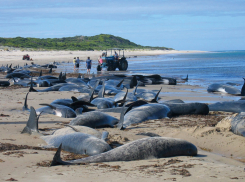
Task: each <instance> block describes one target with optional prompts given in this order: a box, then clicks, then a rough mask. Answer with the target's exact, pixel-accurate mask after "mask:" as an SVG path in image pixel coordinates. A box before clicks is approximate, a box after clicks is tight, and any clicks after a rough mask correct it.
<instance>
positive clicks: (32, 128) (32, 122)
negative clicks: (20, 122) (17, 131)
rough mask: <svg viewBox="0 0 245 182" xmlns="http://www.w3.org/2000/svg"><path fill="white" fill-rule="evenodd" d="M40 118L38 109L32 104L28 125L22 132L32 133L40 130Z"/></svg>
mask: <svg viewBox="0 0 245 182" xmlns="http://www.w3.org/2000/svg"><path fill="white" fill-rule="evenodd" d="M38 119H39V117H37V113H36V110H35V109H34V108H33V107H32V106H31V107H30V115H29V119H28V121H27V124H26V127H25V128H24V129H23V131H22V132H21V133H28V134H32V133H33V132H36V133H39V132H38Z"/></svg>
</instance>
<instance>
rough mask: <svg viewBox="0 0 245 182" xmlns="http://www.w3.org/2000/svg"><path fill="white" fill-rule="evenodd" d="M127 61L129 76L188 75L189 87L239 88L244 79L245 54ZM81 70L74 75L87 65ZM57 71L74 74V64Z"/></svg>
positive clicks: (184, 55)
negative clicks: (229, 85)
mask: <svg viewBox="0 0 245 182" xmlns="http://www.w3.org/2000/svg"><path fill="white" fill-rule="evenodd" d="M127 60H128V70H127V72H125V73H126V74H159V75H161V76H165V77H173V78H176V79H177V80H180V79H181V78H185V77H186V76H187V74H188V76H189V81H188V83H187V84H190V85H200V86H205V87H206V86H208V85H209V84H212V83H227V82H232V83H235V84H237V85H239V86H238V88H240V87H241V85H242V84H243V82H244V81H243V77H245V72H244V66H245V51H216V52H205V53H195V54H168V55H159V56H139V57H130V58H127ZM93 62H94V64H93V66H92V69H91V73H92V72H94V73H96V72H97V71H96V66H97V60H94V61H93ZM83 64H84V65H83ZM81 66H82V67H81V68H80V69H79V70H76V71H75V72H79V73H86V69H85V63H84V62H82V63H81ZM58 68H59V69H61V71H66V72H74V70H73V65H72V63H65V64H63V65H61V66H59V67H58ZM111 73H113V72H111ZM115 73H116V72H115Z"/></svg>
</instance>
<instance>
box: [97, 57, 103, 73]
mask: <svg viewBox="0 0 245 182" xmlns="http://www.w3.org/2000/svg"><path fill="white" fill-rule="evenodd" d="M102 63H103V59H102V58H101V56H100V57H99V58H98V65H100V67H101V71H102Z"/></svg>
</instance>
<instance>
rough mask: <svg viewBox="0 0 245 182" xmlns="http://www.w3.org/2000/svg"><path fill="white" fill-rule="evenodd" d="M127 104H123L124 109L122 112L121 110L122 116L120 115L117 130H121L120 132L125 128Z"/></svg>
mask: <svg viewBox="0 0 245 182" xmlns="http://www.w3.org/2000/svg"><path fill="white" fill-rule="evenodd" d="M126 103H127V102H125V103H124V104H123V107H122V110H121V115H120V120H119V122H118V124H117V128H118V129H120V130H123V129H124V128H123V122H124V114H125V112H124V111H125V105H126Z"/></svg>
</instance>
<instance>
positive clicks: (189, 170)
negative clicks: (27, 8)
mask: <svg viewBox="0 0 245 182" xmlns="http://www.w3.org/2000/svg"><path fill="white" fill-rule="evenodd" d="M70 52H71V51H68V52H67V51H52V52H51V51H49V52H20V51H13V52H3V51H2V52H1V51H0V63H2V64H6V63H8V64H10V63H13V64H14V65H16V64H18V63H20V62H21V63H24V62H27V61H22V59H21V58H22V55H23V54H27V53H28V54H29V55H31V57H32V58H33V60H34V62H35V63H38V64H45V63H49V62H50V61H64V60H66V61H68V60H72V58H73V57H74V56H79V57H80V59H86V57H87V56H90V57H91V58H92V59H97V57H98V56H99V55H100V54H101V52H99V51H98V52H96V51H88V52H82V51H72V52H71V54H70ZM195 52H196V51H195ZM164 53H166V54H167V53H169V54H173V53H180V52H179V51H149V52H146V51H145V52H139V51H138V52H137V51H134V52H127V56H140V55H158V54H164ZM181 53H188V52H187V51H183V52H181ZM125 54H126V53H125ZM1 78H3V75H1ZM160 87H163V91H164V92H165V93H168V94H164V93H163V94H162V95H161V97H162V98H161V100H170V99H177V98H178V99H182V100H184V101H187V102H190V101H192V102H195V101H197V100H198V99H200V98H202V100H204V101H206V103H210V102H213V101H222V100H225V98H223V97H221V96H220V95H218V96H217V97H214V96H213V94H209V93H207V92H205V88H198V89H197V87H196V86H191V85H180V84H177V85H150V86H147V87H146V88H147V89H152V90H158V89H159V88H160ZM129 91H132V89H130V90H129ZM27 92H28V88H19V89H1V93H0V95H1V110H0V114H2V115H1V116H2V117H0V126H1V127H0V133H1V136H0V149H2V147H3V145H5V144H6V143H11V144H15V145H28V146H41V145H45V142H44V141H43V140H41V139H40V138H39V137H38V136H28V135H25V134H20V132H21V131H22V129H23V128H24V126H25V125H26V122H27V120H28V117H29V113H28V112H23V111H21V109H22V106H23V104H24V98H25V95H26V93H27ZM171 93H172V94H171ZM79 95H81V94H79V93H74V92H48V93H44V92H31V93H30V94H29V97H28V105H29V107H30V106H33V107H34V108H36V109H37V108H39V107H40V105H39V104H40V103H50V102H51V101H53V100H55V99H59V98H70V97H71V96H79ZM231 97H232V96H231ZM233 97H236V96H233ZM109 114H111V115H112V116H115V117H117V118H119V114H118V113H109ZM4 115H5V116H4ZM230 115H231V113H210V114H209V115H208V116H202V117H201V116H180V117H177V118H172V119H163V120H150V121H147V122H144V123H141V124H139V125H136V126H131V127H129V128H128V129H127V130H124V131H120V130H118V129H117V128H105V129H99V130H101V131H102V130H106V131H109V133H110V140H111V141H116V142H120V143H123V144H124V143H127V142H128V140H129V141H133V140H136V139H139V138H143V137H144V136H139V135H136V134H137V133H139V132H153V133H156V134H159V135H161V136H165V137H174V138H182V139H185V140H187V141H190V142H192V143H193V144H194V145H196V146H197V147H198V156H197V157H186V156H181V157H170V158H161V159H148V160H140V161H130V162H108V163H103V164H102V163H101V164H87V165H80V166H56V167H40V166H37V163H40V162H43V161H48V162H49V161H51V160H52V158H53V155H54V153H55V152H54V151H46V150H33V149H23V150H16V151H15V150H9V151H0V181H6V180H11V179H12V180H13V179H15V180H18V181H21V182H22V181H23V182H26V181H45V182H46V181H52V182H56V181H74V182H76V181H120V182H121V181H132V182H133V181H142V182H145V181H193V182H195V181H198V182H204V181H222V182H230V181H245V171H244V167H245V165H244V163H242V162H245V152H244V151H245V137H241V136H237V135H235V134H233V133H232V132H231V131H229V126H227V123H229V121H224V122H222V124H221V125H219V126H216V127H214V126H205V125H204V124H203V121H206V120H209V121H210V122H212V121H215V120H217V118H218V119H220V120H221V119H222V118H225V117H227V116H230ZM70 121H71V119H70V118H59V117H56V116H54V115H43V116H41V117H40V121H39V128H40V129H53V130H54V129H57V128H62V127H63V125H61V124H62V123H69V122H70ZM195 122H197V124H193V123H195ZM187 123H188V124H187ZM192 124H193V125H192ZM64 155H67V154H64V152H62V156H63V157H64Z"/></svg>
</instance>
